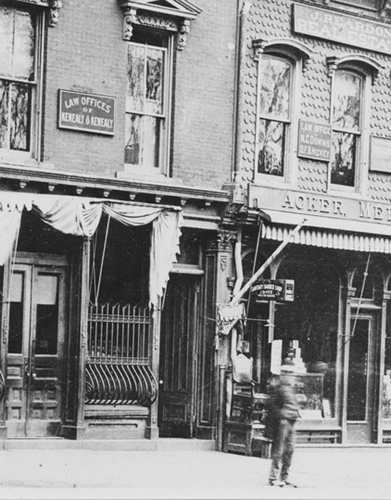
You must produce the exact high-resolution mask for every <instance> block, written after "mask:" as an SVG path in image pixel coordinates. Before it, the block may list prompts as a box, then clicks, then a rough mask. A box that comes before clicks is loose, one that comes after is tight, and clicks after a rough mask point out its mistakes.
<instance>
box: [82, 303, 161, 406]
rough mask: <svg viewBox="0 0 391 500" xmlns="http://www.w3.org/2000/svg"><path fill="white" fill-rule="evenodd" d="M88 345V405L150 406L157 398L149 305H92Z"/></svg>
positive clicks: (89, 314)
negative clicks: (153, 370)
mask: <svg viewBox="0 0 391 500" xmlns="http://www.w3.org/2000/svg"><path fill="white" fill-rule="evenodd" d="M87 346H88V351H87V352H88V355H87V363H86V403H87V404H107V405H124V404H139V405H142V406H150V405H151V404H152V403H153V402H154V401H155V400H156V396H157V382H156V379H155V377H154V375H153V373H152V370H151V368H150V364H151V356H150V352H151V315H150V311H149V309H148V308H142V307H141V306H139V305H136V306H132V305H130V304H126V305H122V304H110V303H106V304H98V305H92V306H90V308H89V313H88V345H87Z"/></svg>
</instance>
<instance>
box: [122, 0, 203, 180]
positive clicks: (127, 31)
mask: <svg viewBox="0 0 391 500" xmlns="http://www.w3.org/2000/svg"><path fill="white" fill-rule="evenodd" d="M120 4H121V8H122V9H123V12H124V24H123V39H124V40H126V42H127V83H126V106H125V147H124V162H125V167H124V170H125V172H127V173H131V174H136V175H138V174H143V175H155V174H160V175H168V173H169V163H170V157H169V149H170V147H169V142H170V133H171V93H172V76H173V54H174V49H175V48H176V49H177V50H179V51H182V50H183V49H184V48H185V47H186V44H187V36H188V34H189V32H190V22H191V20H193V19H195V18H196V17H197V15H198V14H200V13H201V11H202V10H201V9H200V8H199V7H197V6H196V5H195V4H194V3H193V2H192V1H189V0H180V2H178V1H177V0H164V1H156V0H120Z"/></svg>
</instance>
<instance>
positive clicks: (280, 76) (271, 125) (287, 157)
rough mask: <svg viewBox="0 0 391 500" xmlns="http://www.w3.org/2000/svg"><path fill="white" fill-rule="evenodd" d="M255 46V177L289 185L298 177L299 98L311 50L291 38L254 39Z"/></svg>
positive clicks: (261, 180) (258, 180) (259, 179)
mask: <svg viewBox="0 0 391 500" xmlns="http://www.w3.org/2000/svg"><path fill="white" fill-rule="evenodd" d="M252 45H253V48H254V58H255V60H256V61H258V102H257V122H256V141H255V169H254V170H255V180H256V181H257V182H268V183H279V184H280V185H281V184H290V183H293V182H296V181H295V179H297V175H296V173H297V172H296V169H297V159H296V155H295V154H294V153H295V144H296V143H297V118H298V117H297V111H298V109H299V105H298V104H299V103H298V98H297V97H298V96H299V95H300V87H301V75H302V72H303V71H304V70H305V66H306V65H305V61H306V60H308V59H309V57H310V56H311V54H312V52H311V51H310V50H309V49H308V48H307V47H306V46H305V45H304V44H303V43H301V42H299V41H297V40H293V39H292V40H291V39H288V38H275V39H272V40H263V39H259V40H253V42H252Z"/></svg>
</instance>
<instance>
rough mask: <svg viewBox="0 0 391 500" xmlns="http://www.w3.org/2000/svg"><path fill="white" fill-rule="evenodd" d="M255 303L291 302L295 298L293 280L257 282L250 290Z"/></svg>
mask: <svg viewBox="0 0 391 500" xmlns="http://www.w3.org/2000/svg"><path fill="white" fill-rule="evenodd" d="M251 292H252V293H253V294H254V296H255V298H256V301H257V302H262V301H265V300H278V301H279V302H293V301H294V298H295V297H294V296H295V282H294V280H258V281H257V282H256V284H255V285H254V286H253V287H252V288H251Z"/></svg>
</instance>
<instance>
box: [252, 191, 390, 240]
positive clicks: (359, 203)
mask: <svg viewBox="0 0 391 500" xmlns="http://www.w3.org/2000/svg"><path fill="white" fill-rule="evenodd" d="M248 199H249V200H251V206H252V207H260V208H262V210H265V211H266V213H269V214H270V215H271V217H272V220H277V219H278V220H279V221H282V220H284V221H286V223H294V222H293V220H296V218H290V215H292V216H297V215H299V216H301V217H306V216H311V226H313V227H320V228H326V227H329V228H331V229H334V230H341V229H342V230H350V231H357V230H358V231H359V232H362V233H372V234H379V233H381V234H389V235H391V205H390V203H386V202H381V201H377V200H369V199H368V198H362V199H359V198H355V197H349V196H347V195H345V196H344V195H342V194H341V195H338V194H326V193H324V194H321V193H309V192H303V191H299V190H294V189H280V188H274V187H270V186H268V187H266V186H257V185H254V184H250V185H249V190H248ZM268 210H270V211H271V212H268ZM289 221H290V222H289ZM356 222H357V223H359V226H358V225H355V223H356Z"/></svg>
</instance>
